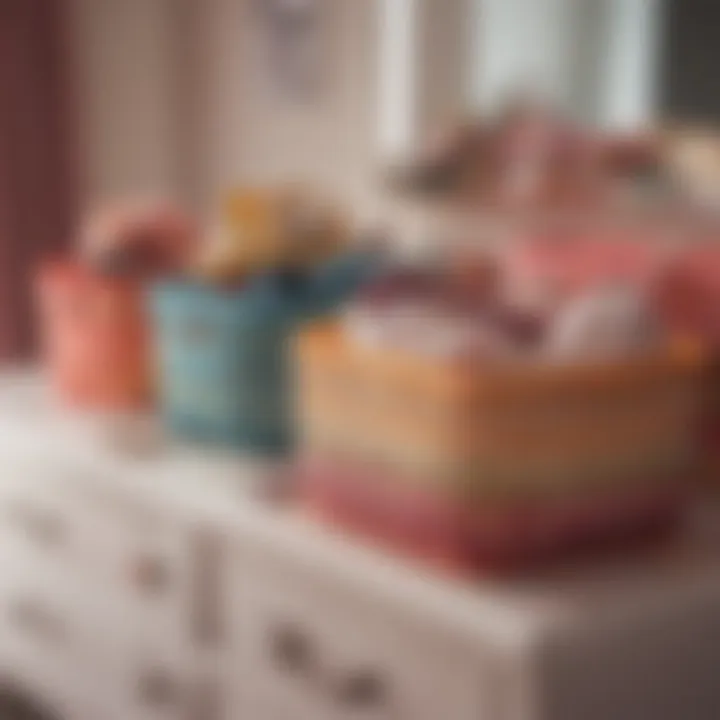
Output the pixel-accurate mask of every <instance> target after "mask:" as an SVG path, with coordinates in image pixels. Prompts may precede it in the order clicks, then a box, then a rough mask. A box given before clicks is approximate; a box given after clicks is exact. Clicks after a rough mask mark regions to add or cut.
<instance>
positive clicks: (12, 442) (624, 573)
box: [0, 374, 720, 720]
mask: <svg viewBox="0 0 720 720" xmlns="http://www.w3.org/2000/svg"><path fill="white" fill-rule="evenodd" d="M130 431H132V432H130ZM128 432H129V433H130V434H128ZM152 432H153V429H152V426H151V424H150V423H147V422H146V421H144V420H142V419H137V420H133V421H132V422H131V421H127V422H120V421H115V422H110V421H107V420H104V419H102V418H78V417H74V416H71V415H67V414H64V413H62V412H60V411H58V410H55V409H53V408H52V406H51V403H50V401H49V398H48V396H47V393H46V391H45V389H44V387H43V385H42V383H41V382H40V381H39V380H38V379H36V378H34V377H32V376H31V375H28V374H14V375H11V374H6V375H5V377H4V378H3V380H2V381H0V463H1V465H0V467H1V470H0V534H1V535H2V538H1V539H0V687H10V688H11V689H14V688H20V689H22V690H24V692H26V693H29V694H31V695H32V696H33V697H35V698H37V699H39V700H41V702H42V703H43V704H44V705H45V706H47V707H48V708H49V709H51V710H52V711H53V712H54V713H56V714H57V715H58V717H60V718H62V720H106V719H107V720H171V719H178V720H246V719H247V720H356V719H357V720H361V719H362V720H364V719H367V720H371V719H372V720H717V719H718V718H720V527H718V528H717V529H716V527H715V526H716V523H715V519H716V518H720V515H718V514H716V513H714V511H712V510H710V509H708V510H707V511H706V512H704V513H702V515H703V516H704V517H701V516H700V515H701V514H700V513H699V514H698V518H697V520H696V522H695V523H694V524H693V529H692V531H689V532H688V537H687V538H686V539H685V541H684V542H681V543H678V545H677V546H676V547H673V548H670V549H666V550H664V551H662V552H658V553H657V555H656V556H655V557H654V558H653V559H652V560H651V561H650V562H647V563H644V564H643V563H640V562H637V561H635V560H628V561H627V562H626V563H623V564H622V565H617V564H615V565H614V566H604V567H601V568H600V567H595V568H588V569H586V570H584V571H575V572H570V571H567V572H564V573H560V572H555V573H554V574H553V576H552V577H550V576H548V577H544V578H536V579H533V580H526V581H524V582H515V583H490V582H475V583H471V582H469V581H468V582H461V581H458V580H450V579H441V578H440V577H439V576H437V575H434V574H433V573H431V572H429V571H427V570H425V569H422V568H419V567H412V566H410V565H409V564H406V563H404V562H402V561H400V560H396V559H392V558H389V557H388V556H387V555H386V554H383V553H381V552H379V551H376V550H373V549H371V548H369V547H367V546H363V545H362V544H361V543H359V542H358V541H355V540H351V539H348V538H344V537H342V536H341V534H339V533H337V532H332V531H330V530H328V529H326V528H323V527H320V526H318V525H315V524H314V523H312V522H311V521H310V520H309V519H308V518H306V517H303V516H302V515H301V514H300V513H299V512H298V511H297V510H293V509H292V508H290V507H285V506H283V504H282V503H281V502H279V501H272V500H270V499H268V498H267V497H266V496H265V493H264V492H263V491H264V490H268V489H272V480H273V479H274V478H275V477H276V475H277V469H276V468H272V467H260V466H257V465H255V466H253V465H251V464H248V463H245V464H243V463H242V462H240V461H238V460H236V459H231V458H228V457H221V456H208V455H204V454H201V453H200V452H196V451H193V450H190V449H183V448H180V447H173V446H172V445H171V444H170V443H167V442H166V441H162V440H158V441H157V442H155V441H152ZM136 436H138V437H142V438H145V439H146V440H147V442H145V441H143V442H142V443H137V442H135V441H134V438H136ZM717 525H720V523H717Z"/></svg>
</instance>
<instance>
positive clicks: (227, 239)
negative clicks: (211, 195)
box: [195, 189, 350, 282]
mask: <svg viewBox="0 0 720 720" xmlns="http://www.w3.org/2000/svg"><path fill="white" fill-rule="evenodd" d="M349 235H350V231H349V225H348V224H347V223H346V221H345V219H344V218H343V217H342V216H341V214H340V213H339V212H338V211H337V210H336V209H335V208H333V207H330V206H329V205H328V204H324V203H322V202H320V201H318V200H316V199H315V198H314V197H310V196H309V195H306V194H304V193H302V192H300V191H297V190H294V189H291V190H287V189H280V190H250V191H243V192H240V193H237V194H235V195H233V196H232V197H231V198H230V200H229V201H228V203H227V205H226V208H225V212H224V215H223V218H222V221H221V223H220V226H219V228H218V229H217V230H216V231H215V233H213V234H212V235H211V237H210V238H209V241H208V242H207V243H206V244H205V245H204V246H203V247H202V248H201V250H200V253H199V256H198V257H197V258H196V262H195V266H196V270H197V272H198V273H199V274H200V275H201V276H202V277H205V278H207V279H209V280H211V281H221V282H223V281H229V280H233V279H238V278H242V277H246V276H249V275H252V274H256V273H259V272H263V271H267V270H302V269H306V268H307V267H309V266H312V265H314V264H315V263H318V262H320V261H322V260H324V259H326V258H328V257H330V256H331V255H333V254H335V253H336V252H337V251H338V250H339V249H340V247H342V246H343V245H344V244H345V243H346V242H347V241H348V238H349Z"/></svg>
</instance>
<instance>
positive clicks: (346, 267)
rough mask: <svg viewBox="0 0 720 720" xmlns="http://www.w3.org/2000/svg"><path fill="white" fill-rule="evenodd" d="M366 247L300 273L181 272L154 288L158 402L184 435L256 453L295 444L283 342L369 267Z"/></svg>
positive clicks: (332, 304)
mask: <svg viewBox="0 0 720 720" xmlns="http://www.w3.org/2000/svg"><path fill="white" fill-rule="evenodd" d="M375 269H376V262H375V259H374V258H373V257H372V256H371V255H370V254H356V255H351V256H344V257H341V258H338V259H335V260H333V261H331V262H329V263H327V264H326V265H324V266H322V267H320V268H319V269H317V270H316V271H314V272H313V273H310V274H307V275H304V276H302V277H287V276H283V275H280V274H268V275H267V276H263V277H260V278H257V279H255V280H253V281H251V282H250V283H248V284H247V285H244V286H242V287H241V288H238V289H229V290H226V289H222V288H216V287H212V286H208V285H199V284H191V283H188V282H184V281H176V282H163V283H160V284H158V285H156V286H155V287H154V288H153V290H152V295H151V306H152V316H153V320H154V331H155V340H156V342H155V348H156V360H157V370H158V372H157V375H158V384H159V388H158V391H159V398H158V400H159V404H160V411H161V413H162V415H163V418H164V421H165V423H166V425H167V426H168V427H169V428H170V429H171V431H173V432H174V433H175V434H176V435H178V436H180V437H183V438H186V439H188V440H192V441H197V442H203V443H211V444H222V445H226V446H231V447H234V448H237V449H242V450H247V451H249V452H252V453H258V454H270V455H276V454H282V453H285V452H287V451H288V450H290V449H291V448H292V445H293V433H292V425H293V423H292V398H293V395H294V393H293V390H292V387H291V380H292V372H291V368H290V363H291V357H290V348H289V346H290V343H291V341H292V338H293V336H294V334H295V331H296V329H297V328H298V326H299V325H300V324H302V323H303V322H305V321H308V320H312V319H315V318H317V317H319V316H322V315H323V314H326V313H329V312H331V311H333V310H334V309H335V308H337V306H338V305H339V304H340V303H342V302H343V301H344V300H345V299H347V298H348V297H349V296H351V295H352V294H353V293H354V292H355V291H356V290H357V289H358V288H359V287H360V286H361V285H362V284H363V283H364V281H365V280H367V279H369V278H370V277H371V276H372V275H373V274H374V272H375Z"/></svg>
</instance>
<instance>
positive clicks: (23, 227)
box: [0, 0, 78, 361]
mask: <svg viewBox="0 0 720 720" xmlns="http://www.w3.org/2000/svg"><path fill="white" fill-rule="evenodd" d="M67 10H68V8H67V6H66V4H65V0H0V360H2V361H7V360H17V359H24V358H28V357H30V356H32V354H33V353H34V351H35V328H34V322H33V317H34V313H33V297H32V295H33V293H32V278H33V271H34V268H35V267H36V265H37V262H38V259H39V258H40V257H42V256H43V255H45V254H48V253H55V252H58V251H60V250H62V249H63V247H64V246H66V245H67V243H68V241H69V238H70V234H71V231H72V227H73V224H74V214H75V207H76V186H77V183H76V177H75V173H76V169H77V167H78V164H77V162H76V157H75V154H76V152H75V151H76V147H77V146H76V143H75V141H74V125H75V123H74V119H73V111H72V108H73V104H74V103H73V95H72V92H71V88H70V83H69V77H70V71H71V68H70V62H69V55H70V54H69V49H70V47H69V43H68V40H69V27H68V23H67V20H68V16H67Z"/></svg>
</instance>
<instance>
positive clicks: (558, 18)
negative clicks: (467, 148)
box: [472, 0, 581, 112]
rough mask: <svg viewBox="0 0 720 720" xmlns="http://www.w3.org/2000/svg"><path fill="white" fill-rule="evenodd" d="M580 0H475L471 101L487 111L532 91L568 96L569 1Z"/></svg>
mask: <svg viewBox="0 0 720 720" xmlns="http://www.w3.org/2000/svg"><path fill="white" fill-rule="evenodd" d="M578 1H581V0H476V2H475V4H474V13H475V17H474V18H473V21H472V22H473V25H474V27H475V32H476V35H475V42H474V50H475V56H474V59H473V64H474V69H475V73H474V78H473V99H474V102H475V104H476V105H477V107H479V108H480V109H481V110H486V111H488V112H492V111H494V110H496V109H497V107H498V105H499V104H501V103H502V100H503V98H504V97H505V96H506V95H507V94H508V93H514V92H516V91H517V90H519V89H520V90H525V89H532V90H534V91H537V92H539V93H541V94H543V95H547V96H548V97H550V98H552V99H553V100H557V101H559V102H564V101H566V100H569V97H568V94H569V89H570V87H571V84H572V83H571V72H572V67H571V50H572V17H573V5H574V4H575V3H576V2H578Z"/></svg>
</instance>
